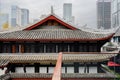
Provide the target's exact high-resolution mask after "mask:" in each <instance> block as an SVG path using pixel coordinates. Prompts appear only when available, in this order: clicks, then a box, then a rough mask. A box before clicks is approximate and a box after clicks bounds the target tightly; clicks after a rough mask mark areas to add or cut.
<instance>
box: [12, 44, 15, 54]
mask: <svg viewBox="0 0 120 80" xmlns="http://www.w3.org/2000/svg"><path fill="white" fill-rule="evenodd" d="M15 52H16V46H15V44H13V45H12V53H15Z"/></svg>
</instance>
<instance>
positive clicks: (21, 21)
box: [11, 5, 29, 27]
mask: <svg viewBox="0 0 120 80" xmlns="http://www.w3.org/2000/svg"><path fill="white" fill-rule="evenodd" d="M28 22H29V10H27V9H21V8H19V7H18V6H16V5H14V6H12V7H11V26H12V27H21V26H25V25H27V24H28Z"/></svg>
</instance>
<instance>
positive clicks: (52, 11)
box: [51, 6, 54, 14]
mask: <svg viewBox="0 0 120 80" xmlns="http://www.w3.org/2000/svg"><path fill="white" fill-rule="evenodd" d="M51 14H54V10H53V6H51Z"/></svg>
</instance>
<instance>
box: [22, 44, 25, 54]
mask: <svg viewBox="0 0 120 80" xmlns="http://www.w3.org/2000/svg"><path fill="white" fill-rule="evenodd" d="M24 52H25V51H24V45H23V44H22V45H21V53H24Z"/></svg>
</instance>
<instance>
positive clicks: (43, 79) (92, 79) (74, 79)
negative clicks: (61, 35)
mask: <svg viewBox="0 0 120 80" xmlns="http://www.w3.org/2000/svg"><path fill="white" fill-rule="evenodd" d="M12 80H51V78H14V79H12ZM62 80H113V79H109V78H107V79H105V78H103V79H98V78H88V79H85V78H83V79H81V78H68V79H67V78H64V79H62Z"/></svg>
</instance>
